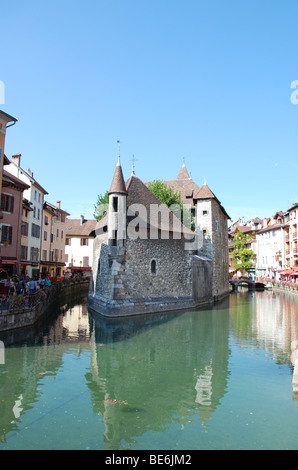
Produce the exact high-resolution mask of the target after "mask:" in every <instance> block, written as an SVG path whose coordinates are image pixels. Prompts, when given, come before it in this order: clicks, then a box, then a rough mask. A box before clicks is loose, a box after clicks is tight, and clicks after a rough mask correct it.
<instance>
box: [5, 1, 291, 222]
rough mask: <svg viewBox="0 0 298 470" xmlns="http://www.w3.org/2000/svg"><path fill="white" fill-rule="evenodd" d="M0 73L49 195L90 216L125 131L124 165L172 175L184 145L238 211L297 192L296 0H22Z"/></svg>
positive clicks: (140, 172)
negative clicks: (132, 162) (284, 0)
mask: <svg viewBox="0 0 298 470" xmlns="http://www.w3.org/2000/svg"><path fill="white" fill-rule="evenodd" d="M1 33H2V47H1V60H0V81H2V82H3V83H4V85H5V103H4V104H2V105H1V106H0V107H1V109H3V110H4V111H6V112H7V113H9V114H11V115H13V116H15V117H16V118H18V123H17V124H16V125H15V126H14V127H12V128H10V129H9V130H8V133H7V139H6V148H5V153H6V155H7V156H8V157H9V158H11V155H12V154H16V153H21V154H22V163H21V166H22V167H23V168H24V169H25V170H27V169H28V168H30V169H31V170H32V171H33V172H34V176H35V178H36V179H37V180H38V182H39V183H40V184H41V185H42V186H43V187H44V188H45V189H46V190H47V191H48V193H49V195H48V196H47V200H48V201H49V202H51V203H55V202H56V201H57V200H61V206H62V208H64V209H65V210H67V211H68V212H70V214H71V217H73V218H79V217H80V215H81V214H83V215H85V217H86V218H92V217H93V212H94V204H95V202H96V199H97V196H98V194H103V193H104V192H105V191H106V190H107V189H109V186H110V183H111V179H112V177H113V173H114V169H115V165H116V163H117V153H118V146H117V140H120V141H121V163H122V167H123V172H124V175H125V177H126V178H128V177H129V176H130V173H131V159H132V156H133V155H134V156H135V158H136V160H137V161H136V175H137V176H138V177H139V178H141V179H142V180H143V181H149V180H154V179H173V178H176V176H177V174H178V172H179V170H180V167H181V165H182V161H183V158H185V163H186V167H187V169H188V171H189V172H191V176H192V178H193V180H194V181H195V182H196V183H197V184H198V185H199V186H201V185H202V184H203V182H204V178H206V180H207V184H208V185H209V187H210V188H211V190H212V191H213V192H214V193H215V194H216V196H217V197H218V199H219V200H220V201H221V203H222V204H223V206H224V207H225V209H226V210H227V212H228V213H229V215H230V216H231V218H232V219H233V220H235V219H236V218H238V217H241V216H245V217H248V218H249V217H255V216H259V217H265V216H270V215H272V214H274V213H275V212H276V211H278V210H287V209H289V207H290V206H291V205H292V203H294V202H298V185H297V173H298V158H297V156H298V105H294V104H292V102H291V100H290V98H291V94H292V92H293V90H292V89H291V83H292V81H294V80H298V59H297V53H298V46H297V44H298V2H297V0H287V1H286V2H283V1H281V0H262V1H259V0H258V1H256V0H250V1H245V0H225V1H222V0H214V1H211V0H210V1H209V0H208V1H201V0H85V1H81V0H71V1H70V0H60V1H57V0H52V1H49V0H43V1H40V0H27V1H26V2H24V1H20V0H14V2H5V3H3V4H2V5H1Z"/></svg>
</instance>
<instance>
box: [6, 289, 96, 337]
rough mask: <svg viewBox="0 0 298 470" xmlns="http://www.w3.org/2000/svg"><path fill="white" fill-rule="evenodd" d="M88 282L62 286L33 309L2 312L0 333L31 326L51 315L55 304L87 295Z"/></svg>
mask: <svg viewBox="0 0 298 470" xmlns="http://www.w3.org/2000/svg"><path fill="white" fill-rule="evenodd" d="M88 288H89V281H86V282H81V283H78V284H70V285H67V286H63V287H62V288H61V290H60V291H59V292H58V293H57V295H54V296H53V297H52V298H51V300H50V301H49V302H47V303H46V304H44V303H42V302H40V303H39V304H38V305H36V306H35V307H32V308H31V309H30V308H25V309H22V310H19V311H3V312H1V314H0V332H2V331H9V330H13V329H17V328H25V327H28V326H32V325H34V324H35V323H37V322H38V321H40V320H41V319H43V318H45V317H46V316H47V315H48V314H50V313H51V308H52V306H53V305H54V304H55V303H57V302H58V303H59V302H60V301H61V302H64V301H66V299H67V300H69V299H70V298H73V297H75V296H78V295H83V294H85V295H86V294H87V292H88Z"/></svg>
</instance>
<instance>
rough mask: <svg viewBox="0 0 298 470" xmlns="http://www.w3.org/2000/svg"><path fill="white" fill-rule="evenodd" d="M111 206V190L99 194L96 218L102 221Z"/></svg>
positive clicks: (95, 206) (95, 212) (95, 205)
mask: <svg viewBox="0 0 298 470" xmlns="http://www.w3.org/2000/svg"><path fill="white" fill-rule="evenodd" d="M108 207H109V192H108V191H106V192H105V194H104V195H102V194H99V196H98V197H97V202H96V204H94V209H95V211H94V214H93V216H94V218H95V219H96V220H98V221H100V220H101V219H102V218H103V216H104V215H105V213H106V212H107V210H108Z"/></svg>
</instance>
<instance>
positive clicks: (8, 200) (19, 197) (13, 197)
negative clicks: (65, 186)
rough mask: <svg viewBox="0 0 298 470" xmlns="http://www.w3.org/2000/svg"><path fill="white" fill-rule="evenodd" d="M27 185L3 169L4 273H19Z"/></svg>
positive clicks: (0, 255) (0, 251)
mask: <svg viewBox="0 0 298 470" xmlns="http://www.w3.org/2000/svg"><path fill="white" fill-rule="evenodd" d="M28 188H29V186H28V185H27V184H25V183H23V182H22V181H21V180H19V179H18V178H16V177H15V176H14V175H12V174H10V173H9V172H8V171H6V170H3V174H2V193H1V212H2V218H1V220H0V237H1V238H0V240H1V246H0V265H1V266H0V267H1V268H2V270H3V273H4V275H5V276H6V277H7V276H12V275H21V272H22V259H21V219H22V210H23V193H24V191H25V190H27V189H28Z"/></svg>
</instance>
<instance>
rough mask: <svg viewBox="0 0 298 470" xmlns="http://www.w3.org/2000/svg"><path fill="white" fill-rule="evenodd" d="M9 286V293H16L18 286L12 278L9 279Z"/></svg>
mask: <svg viewBox="0 0 298 470" xmlns="http://www.w3.org/2000/svg"><path fill="white" fill-rule="evenodd" d="M8 287H9V290H8V293H9V295H14V294H15V293H16V286H15V284H14V282H13V280H12V279H11V278H10V279H9V283H8Z"/></svg>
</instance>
